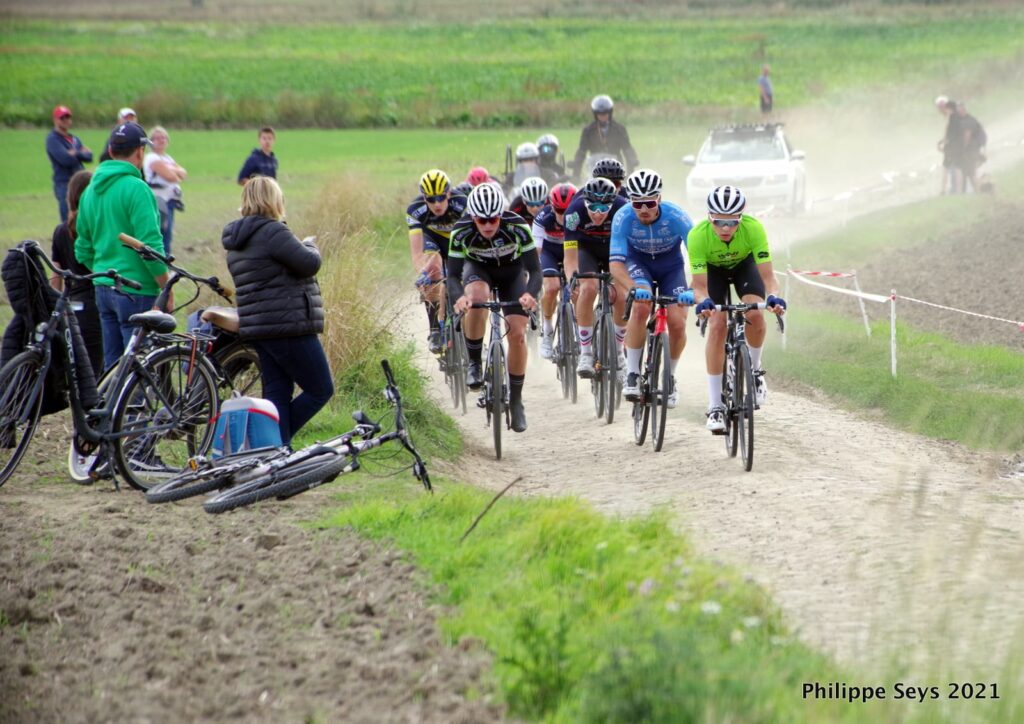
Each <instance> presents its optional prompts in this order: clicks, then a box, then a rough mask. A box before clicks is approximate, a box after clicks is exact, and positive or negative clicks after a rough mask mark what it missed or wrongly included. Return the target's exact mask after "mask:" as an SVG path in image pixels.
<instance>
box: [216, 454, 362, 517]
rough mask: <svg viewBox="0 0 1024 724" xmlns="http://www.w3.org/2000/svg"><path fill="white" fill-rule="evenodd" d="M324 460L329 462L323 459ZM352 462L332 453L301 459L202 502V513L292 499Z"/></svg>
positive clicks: (330, 477)
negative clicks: (203, 511)
mask: <svg viewBox="0 0 1024 724" xmlns="http://www.w3.org/2000/svg"><path fill="white" fill-rule="evenodd" d="M325 457H326V458H327V459H326V460H324V459H322V458H325ZM349 460H350V458H349V457H348V456H347V455H339V454H337V453H333V452H331V453H323V454H319V455H315V456H313V457H312V458H307V459H305V460H300V461H298V462H296V463H295V464H293V465H289V466H285V467H283V468H280V469H278V470H275V471H274V472H272V473H270V474H269V475H264V476H262V477H260V478H256V479H255V480H252V481H249V482H248V483H246V484H244V485H240V486H239V487H237V488H229V489H228V490H226V491H224V492H223V493H220V494H218V495H215V496H213V497H211V498H208V499H207V500H206V501H204V502H203V510H205V511H206V512H207V513H210V514H211V515H218V514H220V513H226V512H227V511H229V510H234V509H235V508H241V507H243V506H246V505H252V504H253V503H258V502H259V501H261V500H267V499H269V498H278V497H281V498H290V497H291V496H293V495H298V494H299V493H302V492H305V491H306V490H309V489H311V488H314V487H316V486H317V485H320V484H321V483H323V482H326V481H328V480H330V479H332V478H335V477H337V476H338V475H340V474H341V472H342V471H343V470H344V469H345V467H346V466H347V465H348V464H349Z"/></svg>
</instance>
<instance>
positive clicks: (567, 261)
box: [562, 241, 580, 279]
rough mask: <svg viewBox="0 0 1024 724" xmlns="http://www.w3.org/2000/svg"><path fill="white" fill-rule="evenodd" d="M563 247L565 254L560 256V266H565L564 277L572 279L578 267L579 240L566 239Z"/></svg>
mask: <svg viewBox="0 0 1024 724" xmlns="http://www.w3.org/2000/svg"><path fill="white" fill-rule="evenodd" d="M564 248H565V256H564V257H563V258H562V266H564V267H565V278H566V279H572V275H573V274H575V273H576V272H577V271H579V268H580V250H579V242H576V241H566V242H565V245H564Z"/></svg>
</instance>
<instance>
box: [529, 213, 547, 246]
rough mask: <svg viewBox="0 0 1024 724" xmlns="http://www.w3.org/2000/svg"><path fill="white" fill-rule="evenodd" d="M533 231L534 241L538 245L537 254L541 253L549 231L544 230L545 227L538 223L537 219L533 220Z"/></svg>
mask: <svg viewBox="0 0 1024 724" xmlns="http://www.w3.org/2000/svg"><path fill="white" fill-rule="evenodd" d="M538 216H540V214H538ZM531 232H532V233H531V236H532V237H533V243H534V244H536V245H537V254H538V255H539V254H540V252H541V250H542V249H543V248H544V239H545V238H546V237H547V235H548V233H547V232H546V231H544V227H543V226H541V225H540V224H538V223H537V221H536V220H534V222H533V228H532V229H531Z"/></svg>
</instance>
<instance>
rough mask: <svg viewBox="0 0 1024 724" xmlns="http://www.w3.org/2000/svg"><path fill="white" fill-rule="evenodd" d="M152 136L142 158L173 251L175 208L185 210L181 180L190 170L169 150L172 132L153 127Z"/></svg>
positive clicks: (167, 244)
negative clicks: (179, 162)
mask: <svg viewBox="0 0 1024 724" xmlns="http://www.w3.org/2000/svg"><path fill="white" fill-rule="evenodd" d="M149 140H150V143H151V144H152V148H151V149H150V153H147V154H146V159H145V160H144V161H143V162H142V175H143V178H145V179H146V183H148V184H149V186H150V188H152V189H153V195H154V196H156V204H157V208H158V209H159V210H160V231H161V232H163V235H164V252H165V253H167V254H170V253H171V237H172V235H173V234H174V212H175V211H184V210H185V204H183V203H182V201H181V182H182V181H184V180H185V177H186V176H188V173H187V172H186V171H185V169H184V168H182V167H181V166H179V165H178V163H177V162H176V161H175V160H174V159H173V158H171V156H170V155H168V153H167V144H168V143H169V142H170V136H168V135H167V129H166V128H164V127H163V126H156V127H155V128H153V132H152V133H151V134H150V136H149Z"/></svg>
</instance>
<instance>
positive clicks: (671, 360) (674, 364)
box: [668, 357, 679, 377]
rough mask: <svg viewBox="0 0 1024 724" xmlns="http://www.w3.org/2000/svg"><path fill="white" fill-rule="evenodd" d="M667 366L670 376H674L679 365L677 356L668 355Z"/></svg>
mask: <svg viewBox="0 0 1024 724" xmlns="http://www.w3.org/2000/svg"><path fill="white" fill-rule="evenodd" d="M668 366H669V368H670V369H671V370H672V376H673V377H675V376H676V367H678V366H679V358H678V357H670V358H669V361H668Z"/></svg>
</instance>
